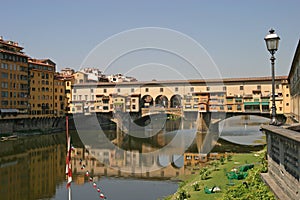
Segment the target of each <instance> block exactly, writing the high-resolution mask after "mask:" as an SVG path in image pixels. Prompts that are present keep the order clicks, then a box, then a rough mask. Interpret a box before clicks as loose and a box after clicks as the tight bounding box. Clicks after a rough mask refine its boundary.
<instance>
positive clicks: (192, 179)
mask: <svg viewBox="0 0 300 200" xmlns="http://www.w3.org/2000/svg"><path fill="white" fill-rule="evenodd" d="M265 153H266V150H263V151H260V152H254V153H242V154H234V155H233V156H232V157H231V156H229V157H227V158H224V157H222V158H221V159H220V160H214V161H210V162H209V163H208V164H207V166H205V167H200V168H195V167H194V168H191V170H192V173H191V175H184V176H182V177H180V179H181V180H182V182H181V184H180V185H179V188H178V190H177V192H176V193H175V194H174V195H172V196H169V197H167V198H166V200H184V199H187V200H196V199H197V200H198V199H205V200H213V199H217V200H221V199H223V200H234V199H241V200H248V199H260V200H261V199H265V200H272V199H274V200H275V197H274V195H273V193H272V192H270V190H269V188H268V187H267V186H266V185H265V184H264V182H263V181H262V180H261V177H260V173H261V172H266V170H267V163H266V160H265ZM245 166H247V167H249V166H251V167H249V168H250V169H246V170H245ZM253 166H254V167H253ZM252 167H253V168H252ZM242 169H243V170H244V171H245V172H239V170H242ZM230 172H231V173H230ZM235 173H236V174H239V173H241V174H243V176H237V177H238V178H232V177H230V176H229V174H235Z"/></svg>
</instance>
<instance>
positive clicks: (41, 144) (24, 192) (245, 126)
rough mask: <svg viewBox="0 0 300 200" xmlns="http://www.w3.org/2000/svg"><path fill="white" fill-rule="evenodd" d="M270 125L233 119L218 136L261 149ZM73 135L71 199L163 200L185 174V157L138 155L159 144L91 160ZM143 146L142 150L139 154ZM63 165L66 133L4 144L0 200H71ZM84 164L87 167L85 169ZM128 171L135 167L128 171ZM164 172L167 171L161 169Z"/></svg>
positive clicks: (135, 146) (136, 143)
mask: <svg viewBox="0 0 300 200" xmlns="http://www.w3.org/2000/svg"><path fill="white" fill-rule="evenodd" d="M267 122H268V119H263V118H259V117H255V116H251V117H250V118H241V117H236V118H232V119H231V120H228V121H226V122H225V123H220V127H219V131H220V133H221V135H220V137H222V138H223V139H224V140H229V141H234V142H236V143H240V144H246V145H249V144H261V143H264V136H263V135H262V133H261V132H260V131H259V127H260V124H262V123H267ZM107 134H111V135H113V137H115V135H116V133H115V132H112V131H110V132H109V133H107ZM168 134H169V133H165V135H166V137H169V136H168ZM178 134H182V133H178ZM72 136H73V139H72V143H73V144H74V147H75V151H74V152H73V153H74V155H75V158H74V160H73V161H72V167H73V182H72V184H71V189H72V199H73V200H74V199H86V200H89V199H91V200H92V199H99V194H100V193H102V194H103V195H105V196H106V198H107V199H113V200H119V199H131V200H134V199H136V200H140V199H144V200H153V199H162V198H163V197H165V196H167V195H170V194H173V193H174V192H175V191H176V190H177V187H178V183H177V182H175V181H170V178H173V177H175V176H176V175H182V174H184V173H185V172H184V169H183V167H181V166H182V164H183V161H182V159H183V157H180V155H177V158H178V160H177V163H176V162H175V164H177V165H176V166H175V167H174V166H172V167H168V166H167V165H168V164H169V163H168V161H166V160H168V158H167V157H164V156H162V157H156V158H153V159H151V158H150V159H149V158H146V159H145V158H143V157H141V156H140V153H141V152H144V151H151V150H153V148H157V146H158V144H160V143H161V139H160V140H159V141H160V142H158V143H157V142H156V143H155V145H154V146H155V147H152V148H149V145H141V143H143V142H145V141H144V140H142V141H134V140H132V141H131V142H130V143H129V144H131V145H130V151H128V145H124V146H123V147H124V148H126V150H127V151H125V153H124V152H122V153H120V151H116V150H114V152H113V153H112V151H111V150H110V151H97V152H96V153H95V155H99V156H100V160H99V159H97V158H96V159H93V158H91V157H92V153H91V152H89V153H87V149H85V148H84V145H83V144H82V143H81V141H80V137H78V135H77V134H76V133H75V132H72ZM123 141H124V142H125V143H126V141H127V142H128V140H126V138H123ZM131 146H132V147H131ZM141 146H142V148H143V150H139V148H140V147H141ZM149 149H150V150H149ZM196 149H197V148H196ZM89 151H91V150H89ZM65 164H66V139H65V133H56V134H50V135H34V136H26V137H19V138H18V139H12V140H8V141H1V142H0V192H1V195H0V199H3V200H19V199H20V200H21V199H22V200H36V199H52V200H60V199H68V190H67V189H66V176H65ZM82 165H84V168H83V167H81V166H82ZM107 165H108V166H110V167H111V168H113V169H110V168H109V167H107ZM154 165H155V166H159V168H158V170H157V169H153V170H151V169H152V168H151V166H154ZM120 166H122V167H120ZM128 166H131V168H130V169H129V168H126V167H128ZM142 167H143V168H142ZM147 167H148V168H147ZM164 167H165V168H166V170H162V169H161V168H164ZM128 169H129V170H128ZM149 169H150V170H149ZM126 170H127V171H126ZM132 170H133V171H132ZM87 171H88V172H89V173H90V175H89V177H93V180H92V181H90V180H89V178H88V176H87V175H86V172H87ZM157 171H158V172H157ZM133 172H134V173H133ZM93 184H96V185H93ZM98 188H99V189H100V190H101V192H100V193H99V192H98V191H97V189H98Z"/></svg>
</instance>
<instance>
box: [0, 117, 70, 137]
mask: <svg viewBox="0 0 300 200" xmlns="http://www.w3.org/2000/svg"><path fill="white" fill-rule="evenodd" d="M70 121H72V119H71V120H70ZM71 124H72V123H71ZM65 126H66V119H65V117H52V118H50V117H48V118H27V119H1V120H0V135H1V134H2V135H3V134H13V133H16V132H20V133H26V132H29V133H30V132H34V131H36V132H42V133H44V132H55V131H62V130H65Z"/></svg>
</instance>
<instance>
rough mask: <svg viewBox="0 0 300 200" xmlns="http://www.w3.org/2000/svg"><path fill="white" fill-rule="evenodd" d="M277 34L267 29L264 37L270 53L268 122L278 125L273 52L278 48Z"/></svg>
mask: <svg viewBox="0 0 300 200" xmlns="http://www.w3.org/2000/svg"><path fill="white" fill-rule="evenodd" d="M279 40H280V38H279V36H278V35H277V34H276V33H275V31H274V30H273V29H271V30H270V31H269V34H268V35H267V36H266V37H265V41H266V45H267V49H268V51H269V52H270V53H271V58H270V60H271V67H272V119H271V122H270V124H272V125H278V123H277V121H276V104H275V56H274V54H275V52H276V51H277V49H278V44H279Z"/></svg>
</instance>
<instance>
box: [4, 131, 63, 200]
mask: <svg viewBox="0 0 300 200" xmlns="http://www.w3.org/2000/svg"><path fill="white" fill-rule="evenodd" d="M64 143H65V140H64V136H63V135H62V137H61V136H59V135H50V136H49V135H43V136H32V137H30V138H29V137H28V138H19V139H18V140H14V141H4V142H1V148H0V174H1V176H0V192H1V199H13V200H19V199H20V200H21V199H22V200H32V199H41V198H50V197H52V196H53V195H54V194H55V189H56V185H57V184H58V183H59V182H62V181H64V177H65V152H66V151H65V144H64Z"/></svg>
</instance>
